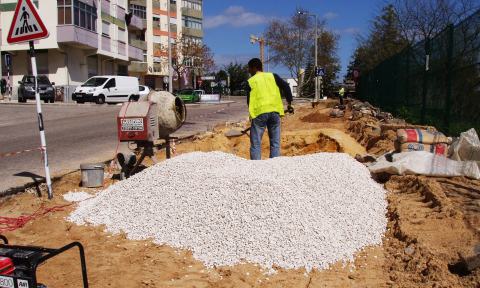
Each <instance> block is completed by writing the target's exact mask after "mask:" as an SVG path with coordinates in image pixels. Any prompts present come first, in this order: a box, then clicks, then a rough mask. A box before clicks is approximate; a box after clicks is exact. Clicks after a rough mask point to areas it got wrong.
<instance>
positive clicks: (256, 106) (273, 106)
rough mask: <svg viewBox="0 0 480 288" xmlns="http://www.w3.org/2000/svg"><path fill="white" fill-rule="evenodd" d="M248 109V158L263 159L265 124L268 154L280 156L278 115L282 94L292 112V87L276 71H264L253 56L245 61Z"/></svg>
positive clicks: (281, 111) (281, 109)
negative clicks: (246, 66)
mask: <svg viewBox="0 0 480 288" xmlns="http://www.w3.org/2000/svg"><path fill="white" fill-rule="evenodd" d="M248 72H249V73H250V75H252V77H251V78H250V79H248V89H247V90H248V98H247V103H248V111H249V112H250V119H251V121H252V123H251V124H252V125H251V130H250V159H252V160H260V159H262V136H263V133H264V132H265V128H267V130H268V137H269V138H270V158H274V157H278V156H280V125H281V121H280V116H283V115H285V112H284V108H283V102H282V96H284V97H285V98H286V100H287V103H288V106H287V107H288V108H287V109H288V112H289V113H293V112H294V110H293V107H292V100H293V96H292V91H291V90H290V86H289V85H288V83H287V82H285V80H283V79H282V78H280V76H278V75H277V74H273V73H266V72H263V65H262V61H260V59H258V58H254V59H252V60H250V61H249V62H248Z"/></svg>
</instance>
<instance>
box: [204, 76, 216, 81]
mask: <svg viewBox="0 0 480 288" xmlns="http://www.w3.org/2000/svg"><path fill="white" fill-rule="evenodd" d="M201 79H202V80H203V81H214V80H215V76H202V78H201Z"/></svg>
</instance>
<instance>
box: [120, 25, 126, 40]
mask: <svg viewBox="0 0 480 288" xmlns="http://www.w3.org/2000/svg"><path fill="white" fill-rule="evenodd" d="M126 39H127V38H126V37H125V29H122V28H120V27H118V41H120V42H123V43H125V42H127V41H126Z"/></svg>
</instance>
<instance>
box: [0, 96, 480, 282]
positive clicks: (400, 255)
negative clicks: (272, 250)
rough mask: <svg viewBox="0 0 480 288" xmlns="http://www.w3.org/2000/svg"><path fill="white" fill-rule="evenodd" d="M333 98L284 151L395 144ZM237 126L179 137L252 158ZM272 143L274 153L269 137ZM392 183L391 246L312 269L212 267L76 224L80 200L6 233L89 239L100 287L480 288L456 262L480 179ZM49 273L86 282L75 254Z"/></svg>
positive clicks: (291, 119)
mask: <svg viewBox="0 0 480 288" xmlns="http://www.w3.org/2000/svg"><path fill="white" fill-rule="evenodd" d="M331 105H332V103H331V102H330V103H328V105H320V106H318V107H317V108H315V109H312V108H311V106H309V105H302V106H300V107H296V113H295V115H288V116H286V117H285V118H284V119H283V125H282V129H283V131H282V153H283V154H284V155H288V156H292V155H303V154H309V153H316V152H321V151H324V152H345V153H348V154H350V155H352V156H355V155H357V154H360V155H363V154H366V153H367V152H368V153H371V154H381V153H382V151H388V150H389V149H390V148H392V147H393V146H392V145H393V144H392V142H393V139H390V138H392V137H393V136H392V133H391V132H389V131H388V130H386V131H378V126H379V123H378V121H376V120H375V119H368V120H366V119H361V123H360V122H358V121H353V122H352V121H349V120H348V117H349V116H350V115H349V113H347V114H346V116H345V117H344V118H335V119H334V118H330V117H328V114H329V111H330V110H329V109H328V108H327V106H328V107H331ZM365 123H368V124H369V125H366V124H365ZM245 125H246V124H244V125H243V127H244V126H245ZM239 126H242V125H239ZM230 128H232V126H231V125H230V126H228V127H226V126H219V127H217V128H216V129H215V131H214V132H210V133H206V134H203V135H199V136H198V137H196V138H195V139H193V140H191V141H183V142H180V143H176V145H175V150H176V151H175V153H176V154H177V155H178V154H182V153H187V152H191V151H213V150H220V151H225V152H229V153H234V154H236V155H238V156H240V157H246V158H248V155H249V139H248V136H242V137H237V138H232V139H228V138H226V137H225V136H224V132H225V131H227V130H228V129H230ZM237 129H241V127H238V128H237ZM380 130H381V129H380ZM263 144H264V145H263V147H262V148H263V149H262V150H263V156H264V157H267V156H268V140H267V139H264V143H263ZM159 158H162V159H163V158H164V153H160V155H159ZM386 180H387V181H386V183H385V187H386V189H387V190H388V191H389V193H388V195H387V197H388V203H389V207H388V215H387V217H388V219H389V222H388V230H387V233H386V235H385V237H384V241H383V244H382V245H379V246H376V247H368V248H366V249H364V250H363V251H361V252H359V253H358V255H356V257H355V261H354V263H337V264H336V265H333V266H332V267H330V268H329V269H327V270H323V271H315V270H314V271H313V272H311V273H310V274H306V273H305V271H304V270H282V269H278V273H276V274H273V275H268V274H265V271H262V270H261V269H259V268H258V267H257V266H255V265H252V264H242V265H237V266H234V267H218V268H215V269H206V268H205V267H204V266H203V265H202V263H201V262H199V261H197V260H195V259H194V258H193V257H192V255H191V253H190V252H188V251H179V250H174V249H172V248H171V247H168V246H158V245H155V244H152V243H151V242H149V241H130V240H127V239H126V237H125V235H110V234H108V233H105V232H103V229H102V228H101V227H88V226H76V225H73V224H72V223H69V222H67V221H66V220H65V217H66V216H67V215H68V213H69V212H70V211H72V209H73V206H69V207H66V208H65V209H64V210H63V211H60V212H55V213H51V214H48V215H46V216H43V217H40V218H38V219H36V220H33V221H31V222H29V223H28V224H27V225H26V226H25V227H23V228H21V229H18V230H15V231H13V232H7V233H5V235H6V236H7V237H8V238H9V239H10V241H11V243H14V244H25V245H27V244H28V245H30V244H33V245H39V246H46V247H60V246H62V245H64V244H66V243H69V242H71V241H79V242H81V243H82V244H83V245H84V246H85V249H86V257H87V267H88V275H89V283H90V287H480V271H479V270H480V269H477V270H475V271H473V272H471V273H467V271H464V269H462V268H461V267H460V268H459V266H458V265H455V264H456V263H457V262H458V261H459V259H460V258H461V257H469V256H473V255H475V254H478V253H479V252H480V241H479V240H480V237H479V236H480V235H479V233H480V223H479V221H480V216H479V215H480V214H479V212H480V181H473V180H469V179H465V178H453V179H445V178H428V177H416V176H393V177H391V178H389V179H386ZM111 181H112V180H108V181H107V182H106V185H109V184H111ZM79 182H80V173H79V172H74V173H71V174H69V175H66V176H64V177H62V178H61V179H58V180H57V181H55V183H54V190H55V193H56V197H55V198H54V200H53V201H48V200H46V199H45V198H38V197H36V196H35V195H34V194H33V193H23V194H19V195H16V196H13V197H9V198H4V199H2V200H0V211H1V213H0V215H1V216H12V217H13V216H19V215H22V214H30V213H32V212H34V211H35V210H36V209H38V208H39V207H41V206H42V205H45V206H46V207H51V206H53V205H64V204H66V202H65V201H64V200H63V198H62V197H61V195H62V194H64V193H67V192H69V191H74V190H82V191H87V192H92V193H93V192H95V190H89V189H81V188H80V187H79ZM259 192H261V191H259ZM125 205H128V203H125ZM39 275H40V280H41V282H43V283H45V284H47V286H48V287H81V280H80V279H81V274H80V263H79V260H78V256H77V254H75V253H74V252H71V253H68V254H65V255H64V256H61V257H59V258H58V259H55V258H54V259H52V260H50V261H49V262H48V263H47V264H45V265H43V266H42V267H41V268H40V270H39Z"/></svg>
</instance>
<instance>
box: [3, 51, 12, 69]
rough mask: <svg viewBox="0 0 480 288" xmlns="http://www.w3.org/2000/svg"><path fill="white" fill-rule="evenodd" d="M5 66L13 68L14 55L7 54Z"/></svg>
mask: <svg viewBox="0 0 480 288" xmlns="http://www.w3.org/2000/svg"><path fill="white" fill-rule="evenodd" d="M5 66H7V67H11V66H12V55H10V54H8V53H7V54H5Z"/></svg>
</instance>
